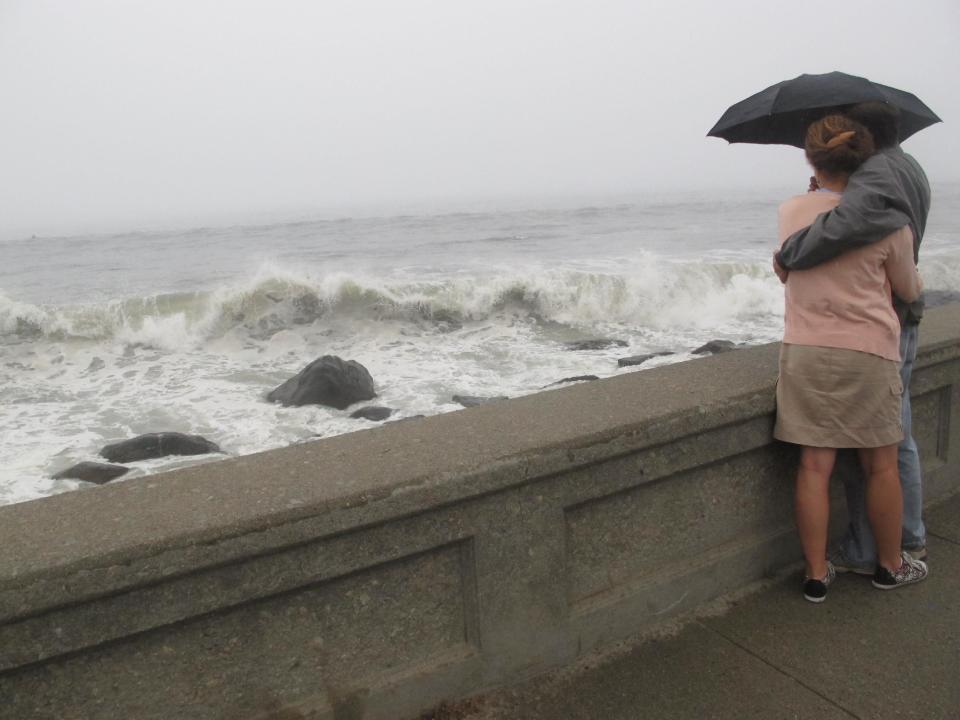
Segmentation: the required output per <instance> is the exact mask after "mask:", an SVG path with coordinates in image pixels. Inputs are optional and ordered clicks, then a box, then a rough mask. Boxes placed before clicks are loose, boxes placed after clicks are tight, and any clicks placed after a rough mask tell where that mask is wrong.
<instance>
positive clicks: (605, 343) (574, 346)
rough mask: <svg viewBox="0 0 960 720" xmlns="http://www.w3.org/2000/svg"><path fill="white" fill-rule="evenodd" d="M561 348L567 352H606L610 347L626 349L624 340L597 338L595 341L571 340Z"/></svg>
mask: <svg viewBox="0 0 960 720" xmlns="http://www.w3.org/2000/svg"><path fill="white" fill-rule="evenodd" d="M563 346H564V347H565V348H566V349H567V350H606V349H607V348H611V347H626V346H627V343H626V341H624V340H614V339H612V338H597V339H595V340H571V341H570V342H565V343H564V344H563Z"/></svg>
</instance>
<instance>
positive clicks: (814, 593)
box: [803, 560, 837, 603]
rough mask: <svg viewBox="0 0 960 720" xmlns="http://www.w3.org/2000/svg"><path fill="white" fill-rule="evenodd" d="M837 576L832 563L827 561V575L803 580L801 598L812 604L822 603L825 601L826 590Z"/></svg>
mask: <svg viewBox="0 0 960 720" xmlns="http://www.w3.org/2000/svg"><path fill="white" fill-rule="evenodd" d="M836 576H837V571H836V570H834V568H833V563H831V562H830V561H829V560H827V574H826V575H825V576H823V577H822V578H820V579H819V580H818V579H816V578H808V577H805V578H803V597H804V599H806V600H809V601H810V602H812V603H822V602H823V601H824V600H826V599H827V588H828V587H830V583H832V582H833V579H834V578H835V577H836Z"/></svg>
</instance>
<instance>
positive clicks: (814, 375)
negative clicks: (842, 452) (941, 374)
mask: <svg viewBox="0 0 960 720" xmlns="http://www.w3.org/2000/svg"><path fill="white" fill-rule="evenodd" d="M899 370H900V369H899V365H898V364H897V363H896V362H894V361H893V360H887V359H885V358H882V357H880V356H878V355H872V354H870V353H865V352H859V351H857V350H846V349H843V348H829V347H816V346H813V345H791V344H788V343H784V344H783V345H782V346H781V348H780V377H779V379H778V380H777V424H776V427H775V428H774V430H773V436H774V437H775V438H777V439H778V440H784V441H786V442H791V443H796V444H798V445H808V446H811V447H830V448H872V447H882V446H884V445H895V444H897V443H899V442H900V441H901V440H902V439H903V428H902V426H901V423H900V393H901V389H902V385H901V383H900V371H899Z"/></svg>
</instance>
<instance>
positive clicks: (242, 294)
mask: <svg viewBox="0 0 960 720" xmlns="http://www.w3.org/2000/svg"><path fill="white" fill-rule="evenodd" d="M921 270H922V271H923V272H924V276H925V280H926V284H927V287H928V288H931V289H933V288H938V287H944V288H948V289H957V288H960V258H958V257H957V256H956V255H955V254H953V253H931V254H930V257H929V260H927V261H925V262H924V263H923V264H922V265H921ZM782 305H783V294H782V290H781V287H780V285H779V283H778V282H777V281H776V280H775V279H774V278H773V276H772V274H771V272H770V270H769V267H768V266H767V264H766V263H758V262H745V261H737V260H722V259H703V260H668V259H664V258H661V257H658V256H656V255H652V254H648V255H645V256H643V257H642V258H641V259H640V260H639V261H636V260H635V261H633V262H631V263H630V265H629V266H616V267H614V266H611V267H609V268H602V269H596V268H590V269H570V268H566V269H556V268H554V269H541V268H534V267H529V268H512V269H502V268H501V269H491V270H489V271H486V272H478V271H471V272H463V273H453V274H447V275H444V276H442V277H436V278H430V279H413V280H411V279H397V278H384V277H376V276H367V275H363V274H350V273H332V274H328V275H325V276H323V277H320V278H311V277H309V276H307V275H304V274H298V273H296V272H292V271H288V270H284V269H278V268H276V267H270V268H265V269H262V270H261V271H260V272H259V273H257V275H256V276H254V277H252V278H250V279H248V280H247V281H245V282H241V283H234V284H230V285H224V286H221V287H218V288H214V289H213V290H208V291H198V292H191V293H171V294H161V295H154V296H150V297H140V298H129V299H124V300H115V301H110V302H106V303H96V304H76V305H59V306H58V305H32V304H28V303H23V302H18V301H17V300H15V299H11V298H9V297H6V296H4V295H3V294H0V339H2V341H4V342H11V341H14V342H24V341H31V340H42V339H47V340H54V341H68V340H97V341H106V340H116V341H119V342H122V343H126V344H140V345H146V346H151V347H157V348H160V349H171V350H172V349H177V348H183V347H185V346H190V345H194V346H197V345H202V344H203V343H204V342H206V341H208V340H211V339H214V338H217V337H222V336H223V335H225V334H227V333H231V332H239V333H243V334H246V335H249V336H251V337H253V338H266V337H270V336H272V335H273V334H275V333H277V332H279V331H280V330H284V329H289V328H293V327H297V326H304V325H311V324H314V323H323V322H327V321H334V320H350V321H355V322H383V321H400V322H412V323H420V324H422V323H433V324H437V325H443V326H447V327H457V326H458V325H461V324H465V323H469V322H476V321H491V320H496V318H497V317H498V316H502V315H505V314H509V315H515V314H518V313H520V314H525V315H528V316H530V317H531V318H533V319H534V320H536V321H539V322H553V323H562V324H565V325H571V326H575V327H593V326H596V325H598V324H607V323H627V324H630V325H633V326H637V327H651V328H658V329H663V328H670V327H676V328H683V327H689V328H696V327H710V326H713V325H717V324H721V323H723V322H727V321H731V320H750V319H751V318H757V317H760V316H770V315H778V314H780V313H781V312H782Z"/></svg>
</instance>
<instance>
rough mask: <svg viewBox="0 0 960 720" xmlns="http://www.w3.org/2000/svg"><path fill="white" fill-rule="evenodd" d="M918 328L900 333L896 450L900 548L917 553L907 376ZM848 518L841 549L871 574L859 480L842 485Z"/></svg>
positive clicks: (916, 479) (918, 517)
mask: <svg viewBox="0 0 960 720" xmlns="http://www.w3.org/2000/svg"><path fill="white" fill-rule="evenodd" d="M918 327H919V326H918V325H916V324H914V325H906V326H905V327H904V328H903V329H902V330H901V331H900V356H901V357H902V358H903V360H902V361H901V365H900V380H901V381H902V382H903V395H902V396H901V406H900V419H901V422H902V423H903V440H902V441H901V442H900V447H899V448H898V457H897V465H898V469H899V471H900V485H901V487H902V488H903V539H902V540H901V545H902V546H903V547H904V548H905V549H907V550H918V549H919V548H922V547H925V546H926V544H927V529H926V528H925V527H924V525H923V518H922V512H923V486H922V483H921V480H920V454H919V453H918V452H917V443H915V442H914V440H913V418H912V415H911V412H910V376H911V375H912V374H913V363H914V361H915V360H916V359H917V330H918ZM844 489H845V490H846V493H847V514H848V516H849V518H850V524H849V526H848V527H847V534H846V535H845V536H844V538H843V540H842V541H841V544H840V548H841V551H842V552H843V555H844V557H845V558H846V560H847V562H849V563H850V564H851V565H856V566H859V567H863V568H865V569H869V570H871V571H872V570H873V568H874V567H875V566H876V563H877V546H876V544H875V543H874V540H873V533H872V532H871V530H870V524H869V522H868V520H867V508H866V502H865V496H864V481H863V478H862V476H860V475H857V476H854V477H851V478H850V479H849V480H848V481H847V482H846V484H845V487H844Z"/></svg>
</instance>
